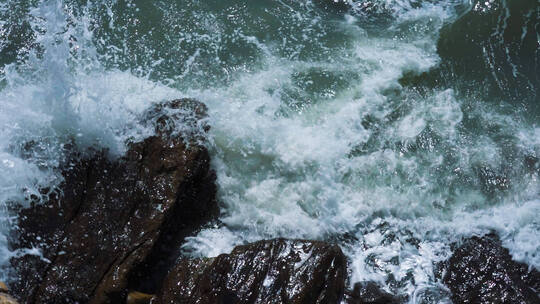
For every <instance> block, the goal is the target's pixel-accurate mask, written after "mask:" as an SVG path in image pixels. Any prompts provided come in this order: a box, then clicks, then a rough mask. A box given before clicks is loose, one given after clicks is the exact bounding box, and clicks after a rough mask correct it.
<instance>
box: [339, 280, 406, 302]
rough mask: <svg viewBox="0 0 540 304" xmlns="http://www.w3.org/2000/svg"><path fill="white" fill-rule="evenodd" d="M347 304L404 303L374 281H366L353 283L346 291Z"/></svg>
mask: <svg viewBox="0 0 540 304" xmlns="http://www.w3.org/2000/svg"><path fill="white" fill-rule="evenodd" d="M345 303H347V304H399V303H405V301H402V300H401V299H399V298H398V297H396V296H394V295H392V294H390V293H387V292H386V291H384V290H382V289H381V287H380V286H379V285H377V283H375V282H371V281H366V282H358V283H355V284H354V287H353V290H352V291H348V292H346V298H345Z"/></svg>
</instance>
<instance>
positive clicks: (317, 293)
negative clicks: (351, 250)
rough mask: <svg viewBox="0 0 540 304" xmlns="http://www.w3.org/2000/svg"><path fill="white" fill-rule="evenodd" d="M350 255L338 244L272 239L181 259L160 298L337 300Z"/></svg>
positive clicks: (185, 300) (233, 302)
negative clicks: (209, 255) (215, 254)
mask: <svg viewBox="0 0 540 304" xmlns="http://www.w3.org/2000/svg"><path fill="white" fill-rule="evenodd" d="M345 278H346V259H345V256H344V255H343V253H342V251H341V249H340V248H339V247H338V246H337V245H331V244H328V243H324V242H318V241H302V240H286V239H274V240H267V241H259V242H256V243H252V244H248V245H244V246H238V247H236V248H235V249H234V250H233V251H232V252H231V253H230V254H223V255H220V256H218V257H216V258H213V259H181V260H180V261H179V263H178V264H177V265H176V266H175V267H174V268H173V269H172V270H171V272H170V273H169V275H168V276H167V278H166V280H165V282H164V284H163V288H162V290H161V291H160V292H159V294H158V295H157V298H156V301H157V303H200V304H203V303H205V304H206V303H208V304H210V303H212V304H214V303H215V304H221V303H227V304H240V303H242V304H244V303H245V304H247V303H261V304H262V303H295V304H300V303H305V304H308V303H309V304H314V303H321V304H322V303H336V304H337V303H339V301H340V300H341V298H342V296H343V290H344V283H345Z"/></svg>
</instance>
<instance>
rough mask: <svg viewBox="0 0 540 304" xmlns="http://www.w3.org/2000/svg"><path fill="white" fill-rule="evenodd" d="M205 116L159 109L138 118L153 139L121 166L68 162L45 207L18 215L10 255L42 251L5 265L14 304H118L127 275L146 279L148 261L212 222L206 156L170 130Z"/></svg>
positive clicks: (177, 104)
mask: <svg viewBox="0 0 540 304" xmlns="http://www.w3.org/2000/svg"><path fill="white" fill-rule="evenodd" d="M204 111H205V107H204V105H202V104H200V103H197V102H195V101H193V100H176V101H173V102H169V103H167V104H166V105H158V106H156V107H154V108H153V109H152V110H150V111H149V113H147V115H146V117H145V118H144V121H145V123H152V124H155V125H156V131H157V135H156V136H152V137H149V138H147V139H145V140H144V141H142V142H137V143H132V144H130V147H129V149H128V151H127V152H126V154H125V155H124V156H123V157H121V158H118V159H110V158H109V157H108V155H107V153H106V152H104V151H102V152H96V153H94V154H93V156H90V157H79V156H77V155H74V156H73V157H71V158H69V161H68V162H67V163H66V164H65V166H64V170H63V175H64V178H65V181H64V183H63V184H62V185H61V187H60V188H59V189H56V190H55V191H49V192H50V193H48V194H47V195H48V197H49V200H48V201H47V202H46V203H45V204H33V205H32V207H30V208H27V209H23V210H21V211H20V222H19V227H20V228H19V229H18V232H17V235H14V241H13V244H12V246H13V247H15V248H32V247H39V248H40V249H41V252H42V257H41V258H40V257H37V256H35V255H24V256H22V257H19V258H14V259H12V261H11V262H12V265H13V267H14V268H15V269H16V271H17V273H18V280H17V281H15V282H13V283H12V284H11V285H12V287H13V290H14V292H15V294H16V295H17V296H18V297H19V299H21V301H22V302H24V303H76V302H79V303H120V302H124V301H125V297H126V296H127V288H128V284H134V285H136V284H138V281H137V279H134V278H133V277H134V276H135V274H134V273H135V272H137V271H138V272H139V273H143V272H144V271H153V270H154V268H152V267H157V265H155V264H154V263H153V262H152V261H153V260H156V259H157V260H160V261H166V260H167V259H170V258H169V254H170V253H171V252H173V251H174V249H173V247H174V248H175V249H178V245H179V242H181V238H183V237H184V236H186V235H187V234H189V233H190V232H193V230H194V229H197V228H198V227H200V225H201V224H203V223H205V222H207V221H208V220H210V219H211V218H212V217H213V216H214V215H216V213H217V205H216V202H215V192H216V187H215V183H214V182H215V174H214V172H213V171H212V170H211V169H210V167H209V162H210V160H209V155H208V151H207V150H206V149H205V148H204V146H202V145H201V144H200V143H199V140H200V139H199V138H196V137H195V136H185V135H184V134H175V133H174V132H173V130H176V129H178V128H173V124H174V123H188V124H189V123H193V124H195V125H193V126H192V127H196V126H198V124H199V118H201V117H203V116H204ZM180 118H182V119H183V121H182V120H181V119H180ZM201 127H202V129H207V127H206V126H204V125H201ZM74 154H77V153H74ZM150 258H151V259H153V260H150ZM165 273H166V272H164V273H163V276H164V275H165Z"/></svg>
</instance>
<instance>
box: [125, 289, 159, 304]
mask: <svg viewBox="0 0 540 304" xmlns="http://www.w3.org/2000/svg"><path fill="white" fill-rule="evenodd" d="M153 298H154V295H151V294H147V293H142V292H138V291H132V292H130V293H128V296H127V301H126V304H148V303H151V302H152V299H153Z"/></svg>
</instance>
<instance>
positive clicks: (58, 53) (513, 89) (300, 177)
mask: <svg viewBox="0 0 540 304" xmlns="http://www.w3.org/2000/svg"><path fill="white" fill-rule="evenodd" d="M539 15H540V8H539V4H538V2H537V1H536V0H505V1H504V0H488V1H481V2H477V1H468V0H429V1H428V0H426V1H421V0H378V1H354V0H344V1H334V0H276V1H270V0H258V1H247V0H244V1H242V0H229V1H220V0H206V1H198V0H178V1H174V0H160V1H143V0H140V1H136V0H124V1H122V0H95V1H83V0H64V1H62V0H47V1H38V0H33V1H31V0H27V1H19V0H0V130H1V132H0V232H1V233H0V264H2V265H4V267H9V265H8V260H9V258H10V257H11V256H13V255H17V254H19V255H20V254H39V247H36V248H28V250H25V251H18V252H13V251H11V250H10V249H9V248H8V246H7V241H6V236H7V235H8V233H9V231H12V230H13V229H16V222H17V219H16V217H15V216H14V214H13V213H12V212H11V211H10V206H12V204H14V202H19V203H23V204H24V203H25V202H26V201H27V199H28V198H29V197H30V196H32V195H37V196H40V195H41V194H40V193H39V189H40V188H43V187H51V186H54V185H57V184H58V183H59V182H61V176H60V175H59V172H58V166H59V163H60V162H61V160H62V158H63V157H64V153H65V151H64V147H65V146H66V145H72V144H76V145H77V146H78V147H80V148H81V149H85V148H88V147H99V148H107V149H109V151H110V157H116V156H118V155H121V154H122V152H123V151H124V150H125V147H126V142H128V141H134V140H138V139H142V138H144V137H146V136H149V135H151V134H152V133H151V132H152V131H151V130H148V129H145V128H144V127H143V126H141V125H139V124H137V121H138V119H139V116H140V115H141V113H142V112H143V111H144V110H145V109H147V108H148V107H149V106H150V105H151V104H152V103H156V102H162V101H164V100H169V99H173V98H180V97H192V98H197V99H198V100H200V101H202V102H204V103H205V104H207V106H208V108H209V121H210V125H211V126H212V128H211V130H210V132H209V134H208V148H209V150H210V152H211V156H212V166H213V168H214V169H215V170H216V172H217V177H218V186H219V193H218V196H219V201H220V204H221V215H220V219H219V223H218V224H216V225H215V226H211V227H205V228H204V229H202V230H201V231H200V232H199V233H198V234H197V235H196V236H193V237H191V238H189V239H188V242H187V243H186V244H185V245H184V246H183V248H181V249H179V250H182V251H183V252H184V254H186V255H191V256H216V255H218V254H221V253H226V252H228V251H230V250H231V249H232V248H233V247H234V246H235V245H238V244H242V243H245V242H251V241H255V240H259V239H265V238H274V237H288V238H308V239H320V240H327V241H332V242H337V243H338V244H340V246H341V247H342V249H343V250H344V252H345V253H346V255H347V256H348V258H349V261H350V267H349V269H350V273H349V281H350V283H351V284H352V283H354V282H357V281H362V280H375V281H378V282H380V283H381V284H382V285H383V286H385V288H386V289H387V290H388V291H391V292H394V293H400V294H407V295H409V301H410V303H449V302H450V300H449V299H448V291H447V289H446V288H445V287H444V286H443V285H442V283H441V279H440V276H439V275H438V270H437V263H438V262H440V261H443V260H445V259H447V258H448V257H449V255H450V254H451V248H450V244H451V243H453V242H455V241H458V240H460V238H462V237H467V236H471V235H480V234H484V233H488V232H495V233H497V234H498V235H499V236H500V238H501V239H502V241H503V245H504V246H506V247H507V248H509V250H510V252H511V254H512V256H513V257H514V259H516V260H518V261H523V262H526V263H527V264H528V265H530V267H535V268H537V269H540V220H539V219H540V181H539V174H540V173H539V172H540V169H539V166H540V161H539V160H538V159H539V158H540V125H539V124H540V111H539V109H540V107H539V106H538V104H540V99H539V97H540V95H538V90H539V87H540V86H539V77H540V76H538V75H540V73H539V71H538V66H539V62H540V51H538V50H539V49H540V44H539V43H540V42H539V41H540V38H538V37H540V36H539V34H538V33H539V21H538V20H540V16H539ZM465 34H467V35H469V36H470V37H474V38H475V39H474V41H473V42H471V41H469V40H467V39H465V38H463V37H465ZM4 273H7V272H4ZM1 279H3V280H6V279H9V278H6V277H3V278H1Z"/></svg>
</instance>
